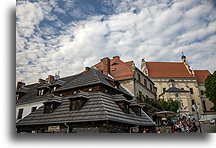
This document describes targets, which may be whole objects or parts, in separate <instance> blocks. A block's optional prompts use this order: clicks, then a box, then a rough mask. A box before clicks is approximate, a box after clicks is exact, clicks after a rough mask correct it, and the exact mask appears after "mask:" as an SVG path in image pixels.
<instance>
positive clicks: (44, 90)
mask: <svg viewBox="0 0 216 148" xmlns="http://www.w3.org/2000/svg"><path fill="white" fill-rule="evenodd" d="M37 89H38V92H37V95H38V96H43V95H44V94H45V93H47V92H48V91H49V87H48V86H47V85H42V86H40V87H38V88H37Z"/></svg>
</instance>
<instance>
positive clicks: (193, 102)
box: [192, 100, 195, 111]
mask: <svg viewBox="0 0 216 148" xmlns="http://www.w3.org/2000/svg"><path fill="white" fill-rule="evenodd" d="M194 104H195V101H194V100H192V105H194ZM192 111H195V110H194V108H193V107H192Z"/></svg>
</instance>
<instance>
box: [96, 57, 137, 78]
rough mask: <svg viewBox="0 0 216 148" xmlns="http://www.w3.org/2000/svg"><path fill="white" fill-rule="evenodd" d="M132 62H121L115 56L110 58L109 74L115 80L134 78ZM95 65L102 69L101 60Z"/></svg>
mask: <svg viewBox="0 0 216 148" xmlns="http://www.w3.org/2000/svg"><path fill="white" fill-rule="evenodd" d="M132 64H133V61H129V62H123V61H122V60H120V58H119V57H117V56H116V57H114V58H113V59H110V75H111V76H112V77H113V78H114V79H116V80H121V79H129V78H134V72H133V71H132V69H131V66H132ZM95 66H96V68H97V69H98V70H103V64H102V62H99V63H97V64H96V65H95Z"/></svg>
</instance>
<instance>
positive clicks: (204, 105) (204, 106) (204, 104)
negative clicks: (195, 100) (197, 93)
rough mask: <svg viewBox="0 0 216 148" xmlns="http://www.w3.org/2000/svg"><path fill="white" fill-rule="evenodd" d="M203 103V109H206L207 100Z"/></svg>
mask: <svg viewBox="0 0 216 148" xmlns="http://www.w3.org/2000/svg"><path fill="white" fill-rule="evenodd" d="M202 103H203V110H204V111H206V103H205V101H204V100H203V101H202Z"/></svg>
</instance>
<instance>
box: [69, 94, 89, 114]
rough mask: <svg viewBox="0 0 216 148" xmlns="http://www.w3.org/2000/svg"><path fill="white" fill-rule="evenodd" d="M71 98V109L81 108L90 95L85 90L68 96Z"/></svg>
mask: <svg viewBox="0 0 216 148" xmlns="http://www.w3.org/2000/svg"><path fill="white" fill-rule="evenodd" d="M68 99H69V100H70V107H69V110H70V111H74V110H81V109H82V107H83V106H84V105H85V103H86V102H87V100H88V99H89V97H88V95H87V94H86V93H84V92H80V93H76V94H74V95H73V96H70V97H68Z"/></svg>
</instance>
